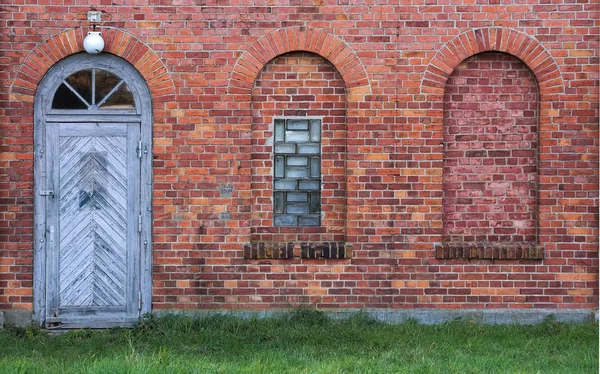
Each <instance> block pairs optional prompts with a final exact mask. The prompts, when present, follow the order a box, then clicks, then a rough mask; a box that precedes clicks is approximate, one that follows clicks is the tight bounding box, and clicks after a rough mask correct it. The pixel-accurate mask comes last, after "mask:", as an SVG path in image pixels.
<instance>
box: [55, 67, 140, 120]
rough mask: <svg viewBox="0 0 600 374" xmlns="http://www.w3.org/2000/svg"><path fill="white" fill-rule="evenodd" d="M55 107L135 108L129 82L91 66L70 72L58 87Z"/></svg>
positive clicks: (80, 108)
mask: <svg viewBox="0 0 600 374" xmlns="http://www.w3.org/2000/svg"><path fill="white" fill-rule="evenodd" d="M52 109H59V110H65V109H67V110H68V109H77V110H86V109H87V110H116V109H125V110H127V109H132V110H133V109H135V100H134V98H133V94H132V93H131V90H130V89H129V87H128V86H127V83H125V81H124V80H123V79H121V78H120V77H119V76H117V75H116V74H113V73H111V72H109V71H106V70H103V69H98V68H91V69H84V70H79V71H77V72H75V73H74V74H71V75H69V76H68V77H67V78H65V79H64V80H63V82H62V83H61V85H60V86H59V87H58V89H57V90H56V93H55V94H54V98H53V100H52Z"/></svg>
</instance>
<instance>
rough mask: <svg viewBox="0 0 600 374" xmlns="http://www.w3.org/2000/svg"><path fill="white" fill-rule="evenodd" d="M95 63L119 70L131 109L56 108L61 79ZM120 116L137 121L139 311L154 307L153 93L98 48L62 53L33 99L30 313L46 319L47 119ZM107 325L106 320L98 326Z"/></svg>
mask: <svg viewBox="0 0 600 374" xmlns="http://www.w3.org/2000/svg"><path fill="white" fill-rule="evenodd" d="M88 68H99V69H103V70H107V71H109V72H112V73H114V74H116V75H118V76H119V77H120V78H121V79H123V80H124V81H125V83H127V85H128V87H129V89H130V90H131V92H132V94H133V98H134V101H135V110H111V111H107V110H102V111H88V110H56V109H52V100H53V98H54V94H55V93H56V90H57V89H58V87H59V86H60V84H61V83H62V81H63V80H64V79H65V78H66V77H68V76H69V75H71V74H73V73H75V72H76V71H79V70H83V69H88ZM94 119H96V120H98V121H99V122H106V121H111V122H114V121H119V122H121V121H122V122H127V121H134V122H140V123H141V125H140V139H141V142H142V148H141V149H140V154H141V160H140V162H141V164H140V212H141V233H140V241H139V242H140V248H139V259H140V262H139V269H138V276H137V278H138V279H139V282H140V284H139V290H140V293H141V298H140V301H141V305H140V308H139V309H140V317H141V316H143V315H144V314H146V313H150V312H151V310H152V97H151V94H150V90H149V89H148V86H147V84H146V82H145V80H144V78H143V77H142V75H141V74H140V73H139V72H138V71H137V70H136V69H135V67H133V66H132V65H131V64H129V63H128V62H127V61H125V60H123V59H121V58H120V57H117V56H114V55H110V54H107V53H101V54H98V55H89V54H85V53H79V54H75V55H71V56H69V57H66V58H64V59H63V60H61V61H59V62H57V63H56V64H55V65H54V66H52V67H51V68H50V69H49V70H48V72H47V73H46V75H45V76H44V77H43V78H42V80H41V81H40V83H39V85H38V88H37V90H36V94H35V100H34V131H33V134H34V230H33V238H34V239H33V240H34V243H33V244H34V245H33V248H34V253H33V312H34V314H33V316H34V321H35V322H36V323H37V324H38V325H39V326H42V327H44V326H45V325H46V283H47V278H46V277H47V274H46V266H47V262H46V260H47V259H46V252H47V243H48V240H47V236H48V234H49V232H48V230H49V228H48V227H47V222H46V199H48V197H47V196H43V194H44V191H45V190H46V185H45V184H46V165H47V163H46V161H47V157H46V154H47V152H46V145H45V142H46V123H47V121H48V122H49V121H54V122H56V121H64V122H74V123H75V122H83V121H85V122H90V121H91V120H94ZM98 327H107V326H98Z"/></svg>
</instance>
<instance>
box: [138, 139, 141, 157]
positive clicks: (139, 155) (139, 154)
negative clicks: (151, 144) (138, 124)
mask: <svg viewBox="0 0 600 374" xmlns="http://www.w3.org/2000/svg"><path fill="white" fill-rule="evenodd" d="M137 154H138V158H142V141H141V140H140V141H139V142H138V149H137Z"/></svg>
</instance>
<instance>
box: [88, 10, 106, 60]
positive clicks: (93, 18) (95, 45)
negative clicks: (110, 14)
mask: <svg viewBox="0 0 600 374" xmlns="http://www.w3.org/2000/svg"><path fill="white" fill-rule="evenodd" d="M88 21H90V22H92V31H90V32H88V34H87V36H86V37H85V39H84V40H83V48H84V49H85V51H86V52H87V53H89V54H91V55H96V54H98V53H100V52H102V50H103V49H104V39H102V33H101V32H100V31H96V24H95V23H93V22H99V21H100V12H98V11H90V12H88Z"/></svg>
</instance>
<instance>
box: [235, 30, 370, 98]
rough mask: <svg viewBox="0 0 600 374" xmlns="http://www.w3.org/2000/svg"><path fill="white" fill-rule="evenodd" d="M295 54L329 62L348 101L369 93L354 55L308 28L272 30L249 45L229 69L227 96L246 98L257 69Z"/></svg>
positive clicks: (325, 34) (338, 41)
mask: <svg viewBox="0 0 600 374" xmlns="http://www.w3.org/2000/svg"><path fill="white" fill-rule="evenodd" d="M295 51H304V52H312V53H316V54H318V55H320V56H321V57H323V58H325V59H326V60H327V61H329V62H331V64H332V65H333V66H334V67H335V68H336V70H337V71H338V72H339V73H340V75H341V76H342V79H343V80H344V83H345V85H346V89H347V90H348V100H349V101H354V100H355V99H358V100H361V99H362V95H364V94H368V93H370V91H371V90H370V85H369V79H368V76H367V72H366V70H365V68H364V66H363V65H362V63H361V62H360V60H359V58H358V56H357V55H356V54H355V53H354V51H353V50H352V49H351V48H350V47H348V46H347V45H346V43H344V41H342V40H341V39H340V38H338V37H337V36H335V35H333V34H330V33H328V32H326V31H324V30H318V29H313V28H308V27H290V28H285V29H280V30H276V31H274V32H272V33H270V34H267V35H265V36H264V37H262V38H260V39H258V40H257V41H256V42H254V43H253V44H252V45H250V47H248V49H247V50H246V51H245V52H244V53H243V54H242V56H240V58H239V59H238V61H237V63H236V65H235V67H234V68H233V71H232V73H231V79H230V83H229V93H230V94H241V95H248V98H249V97H250V93H251V91H252V87H253V85H254V81H255V80H256V77H257V76H258V73H259V72H260V71H261V69H262V68H263V67H264V66H265V65H266V64H267V63H268V62H269V61H271V60H272V59H274V58H275V57H277V56H279V55H282V54H284V53H287V52H295Z"/></svg>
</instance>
